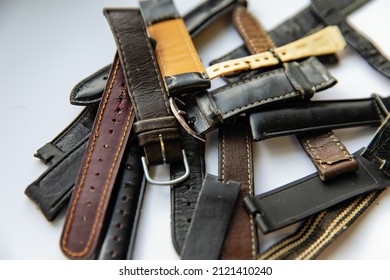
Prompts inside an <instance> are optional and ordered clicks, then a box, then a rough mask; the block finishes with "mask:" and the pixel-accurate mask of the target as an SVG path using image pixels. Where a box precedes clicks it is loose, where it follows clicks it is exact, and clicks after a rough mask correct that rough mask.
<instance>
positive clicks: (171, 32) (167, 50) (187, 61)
mask: <svg viewBox="0 0 390 280" xmlns="http://www.w3.org/2000/svg"><path fill="white" fill-rule="evenodd" d="M140 6H141V11H142V13H143V16H144V19H145V21H146V23H147V26H148V33H149V34H150V36H151V37H152V38H153V39H154V40H156V41H157V45H156V49H155V52H156V58H157V61H158V65H159V66H160V70H161V76H162V77H163V78H164V82H165V84H166V86H167V89H168V93H169V94H170V95H174V94H178V93H181V92H183V93H188V92H191V91H196V90H201V89H208V88H209V87H210V81H209V79H208V78H207V77H205V76H204V72H205V69H204V67H203V64H202V62H201V60H200V58H199V56H198V53H197V51H196V49H195V46H194V44H193V42H192V40H191V37H190V34H189V32H188V31H187V28H186V26H185V23H184V21H183V19H182V18H181V17H180V16H179V14H178V12H177V10H176V8H175V5H174V4H173V2H172V0H162V1H153V0H143V1H140Z"/></svg>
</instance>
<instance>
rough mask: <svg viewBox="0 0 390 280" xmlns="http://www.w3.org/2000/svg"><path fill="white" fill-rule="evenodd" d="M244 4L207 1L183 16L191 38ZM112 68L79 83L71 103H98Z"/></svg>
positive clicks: (240, 0)
mask: <svg viewBox="0 0 390 280" xmlns="http://www.w3.org/2000/svg"><path fill="white" fill-rule="evenodd" d="M243 3H245V1H244V0H211V1H205V2H203V3H201V4H200V5H199V6H196V7H195V8H194V9H193V10H191V11H190V12H189V13H188V14H186V15H185V16H183V20H184V23H185V24H186V26H187V30H188V32H189V33H190V35H191V37H195V36H196V35H198V34H199V33H200V32H201V31H203V30H204V29H206V28H207V27H208V26H209V25H210V24H212V23H213V22H214V21H216V20H217V19H218V18H220V17H222V16H223V15H225V14H227V13H229V12H231V11H232V10H233V9H234V7H236V6H238V5H242V4H243ZM110 67H111V65H107V66H105V67H104V68H102V69H100V70H98V71H97V72H95V73H94V74H92V75H90V76H89V77H87V78H85V79H83V80H82V81H81V82H80V83H78V84H77V85H76V86H75V88H74V89H73V90H72V93H71V96H70V103H71V104H74V105H88V104H91V103H94V102H98V101H99V100H100V98H101V96H102V94H103V90H104V87H105V85H106V80H105V78H104V77H107V76H108V74H109V71H110Z"/></svg>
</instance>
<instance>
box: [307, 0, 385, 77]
mask: <svg viewBox="0 0 390 280" xmlns="http://www.w3.org/2000/svg"><path fill="white" fill-rule="evenodd" d="M311 2H312V3H311V11H312V12H313V14H314V15H315V17H317V18H318V19H319V20H320V21H322V22H323V23H324V24H325V25H337V26H338V27H339V28H340V30H341V32H342V33H343V35H344V38H345V39H346V41H347V42H348V44H349V45H350V46H352V47H353V48H354V49H355V50H356V51H357V52H358V53H359V54H360V55H361V56H362V57H363V58H364V59H365V60H366V61H367V62H368V63H369V64H370V65H371V66H372V67H374V69H376V70H377V71H378V72H380V73H382V74H383V75H384V76H385V77H387V78H390V61H389V60H388V59H387V58H386V57H385V56H384V55H383V54H382V53H381V52H380V51H379V50H378V49H377V47H375V46H374V44H373V43H371V42H370V41H369V40H368V39H367V38H365V37H364V36H363V35H362V34H360V33H359V32H357V31H356V30H354V29H353V28H352V27H351V26H350V25H349V24H348V23H347V22H346V19H345V16H344V14H343V13H341V12H340V11H339V9H338V5H335V3H337V2H335V1H329V0H312V1H311Z"/></svg>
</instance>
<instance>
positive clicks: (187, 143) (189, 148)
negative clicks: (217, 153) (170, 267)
mask: <svg viewBox="0 0 390 280" xmlns="http://www.w3.org/2000/svg"><path fill="white" fill-rule="evenodd" d="M182 135H183V138H182V140H181V145H182V148H183V149H184V150H185V152H186V156H187V159H188V163H189V166H190V170H191V173H190V177H189V178H188V179H187V180H185V181H183V182H181V183H179V184H177V185H175V186H171V233H172V243H173V247H174V248H175V250H176V252H177V253H178V254H180V251H181V249H182V247H183V243H184V239H185V237H186V234H187V231H188V227H189V226H190V223H191V219H192V216H193V214H194V211H195V205H196V202H197V200H198V196H199V192H200V190H201V188H202V182H203V179H204V177H205V172H206V166H205V160H204V153H205V143H204V142H201V141H199V140H197V139H195V138H194V137H192V136H191V135H189V134H188V133H186V132H185V131H183V132H182ZM184 172H185V170H184V166H183V164H171V165H170V174H171V179H176V178H179V177H181V176H183V174H184Z"/></svg>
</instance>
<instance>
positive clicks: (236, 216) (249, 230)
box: [218, 117, 258, 260]
mask: <svg viewBox="0 0 390 280" xmlns="http://www.w3.org/2000/svg"><path fill="white" fill-rule="evenodd" d="M218 150H219V178H220V180H221V181H222V182H223V183H227V182H228V181H230V180H233V181H238V182H241V188H240V195H239V198H238V201H237V204H236V207H235V209H234V212H233V216H232V220H231V222H230V227H229V231H228V233H227V235H226V238H225V242H224V246H223V249H222V252H221V256H220V258H221V259H225V260H227V259H237V260H250V259H253V258H254V257H255V256H256V254H257V250H258V248H257V244H258V242H257V231H256V227H255V226H254V221H253V219H252V217H251V216H250V215H249V214H248V212H247V211H246V209H245V207H244V203H243V199H244V197H246V196H248V195H249V196H253V195H254V175H253V158H252V153H253V150H252V138H251V136H250V134H249V129H248V126H247V119H246V118H240V117H238V118H236V119H235V120H233V121H232V122H231V123H230V122H228V123H226V124H225V125H223V126H222V127H221V128H220V129H219V149H218Z"/></svg>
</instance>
